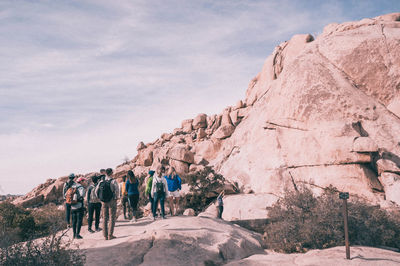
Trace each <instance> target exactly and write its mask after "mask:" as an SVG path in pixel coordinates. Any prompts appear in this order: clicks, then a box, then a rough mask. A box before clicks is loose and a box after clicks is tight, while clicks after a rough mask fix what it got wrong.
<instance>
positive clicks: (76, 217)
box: [71, 210, 78, 238]
mask: <svg viewBox="0 0 400 266" xmlns="http://www.w3.org/2000/svg"><path fill="white" fill-rule="evenodd" d="M71 216H72V232H73V233H74V238H75V237H76V235H77V234H76V225H77V222H78V214H77V212H76V210H72V211H71Z"/></svg>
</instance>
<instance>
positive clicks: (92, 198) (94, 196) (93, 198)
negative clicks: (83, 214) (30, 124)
mask: <svg viewBox="0 0 400 266" xmlns="http://www.w3.org/2000/svg"><path fill="white" fill-rule="evenodd" d="M98 202H100V200H99V198H98V197H97V194H96V186H93V187H92V189H91V190H90V203H98Z"/></svg>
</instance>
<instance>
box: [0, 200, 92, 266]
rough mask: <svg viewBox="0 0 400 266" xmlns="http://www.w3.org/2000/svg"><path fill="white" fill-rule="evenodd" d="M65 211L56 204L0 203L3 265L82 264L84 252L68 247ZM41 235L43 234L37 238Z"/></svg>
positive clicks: (1, 258) (0, 235)
mask: <svg viewBox="0 0 400 266" xmlns="http://www.w3.org/2000/svg"><path fill="white" fill-rule="evenodd" d="M65 228H66V223H65V221H64V216H63V212H62V211H60V210H58V209H57V207H56V206H55V205H46V206H45V207H43V208H41V209H35V210H27V209H24V208H22V207H19V206H15V205H13V204H11V203H10V202H2V203H1V204H0V265H83V264H84V262H85V256H84V254H83V253H82V252H81V251H79V250H74V249H69V246H70V243H69V242H66V241H63V237H64V236H65V233H66V231H64V232H61V233H59V232H60V230H62V229H65ZM38 237H43V238H40V239H38Z"/></svg>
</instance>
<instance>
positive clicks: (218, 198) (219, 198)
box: [217, 190, 225, 219]
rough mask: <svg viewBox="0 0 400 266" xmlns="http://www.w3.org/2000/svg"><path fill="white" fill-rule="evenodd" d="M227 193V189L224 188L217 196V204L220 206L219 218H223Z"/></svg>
mask: <svg viewBox="0 0 400 266" xmlns="http://www.w3.org/2000/svg"><path fill="white" fill-rule="evenodd" d="M224 195H225V191H224V190H222V191H221V193H219V195H218V197H217V206H218V218H219V219H222V212H223V211H224V201H223V197H224Z"/></svg>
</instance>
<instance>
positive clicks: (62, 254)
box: [0, 228, 86, 266]
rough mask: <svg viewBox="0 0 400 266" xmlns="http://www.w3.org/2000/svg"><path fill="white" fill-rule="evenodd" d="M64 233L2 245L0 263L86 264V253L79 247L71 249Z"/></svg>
mask: <svg viewBox="0 0 400 266" xmlns="http://www.w3.org/2000/svg"><path fill="white" fill-rule="evenodd" d="M3 230H4V228H2V229H1V230H0V231H3ZM0 234H2V233H1V232H0ZM64 234H65V232H64V233H61V234H56V233H54V234H52V235H50V236H47V237H45V238H43V239H38V240H29V241H27V242H20V243H16V244H13V245H9V246H7V247H1V248H0V265H5V266H7V265H10V266H11V265H12V266H19V265H21V266H25V265H84V263H85V260H86V257H85V255H84V253H83V252H82V251H80V250H79V249H69V247H70V242H65V241H63V237H64Z"/></svg>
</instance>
